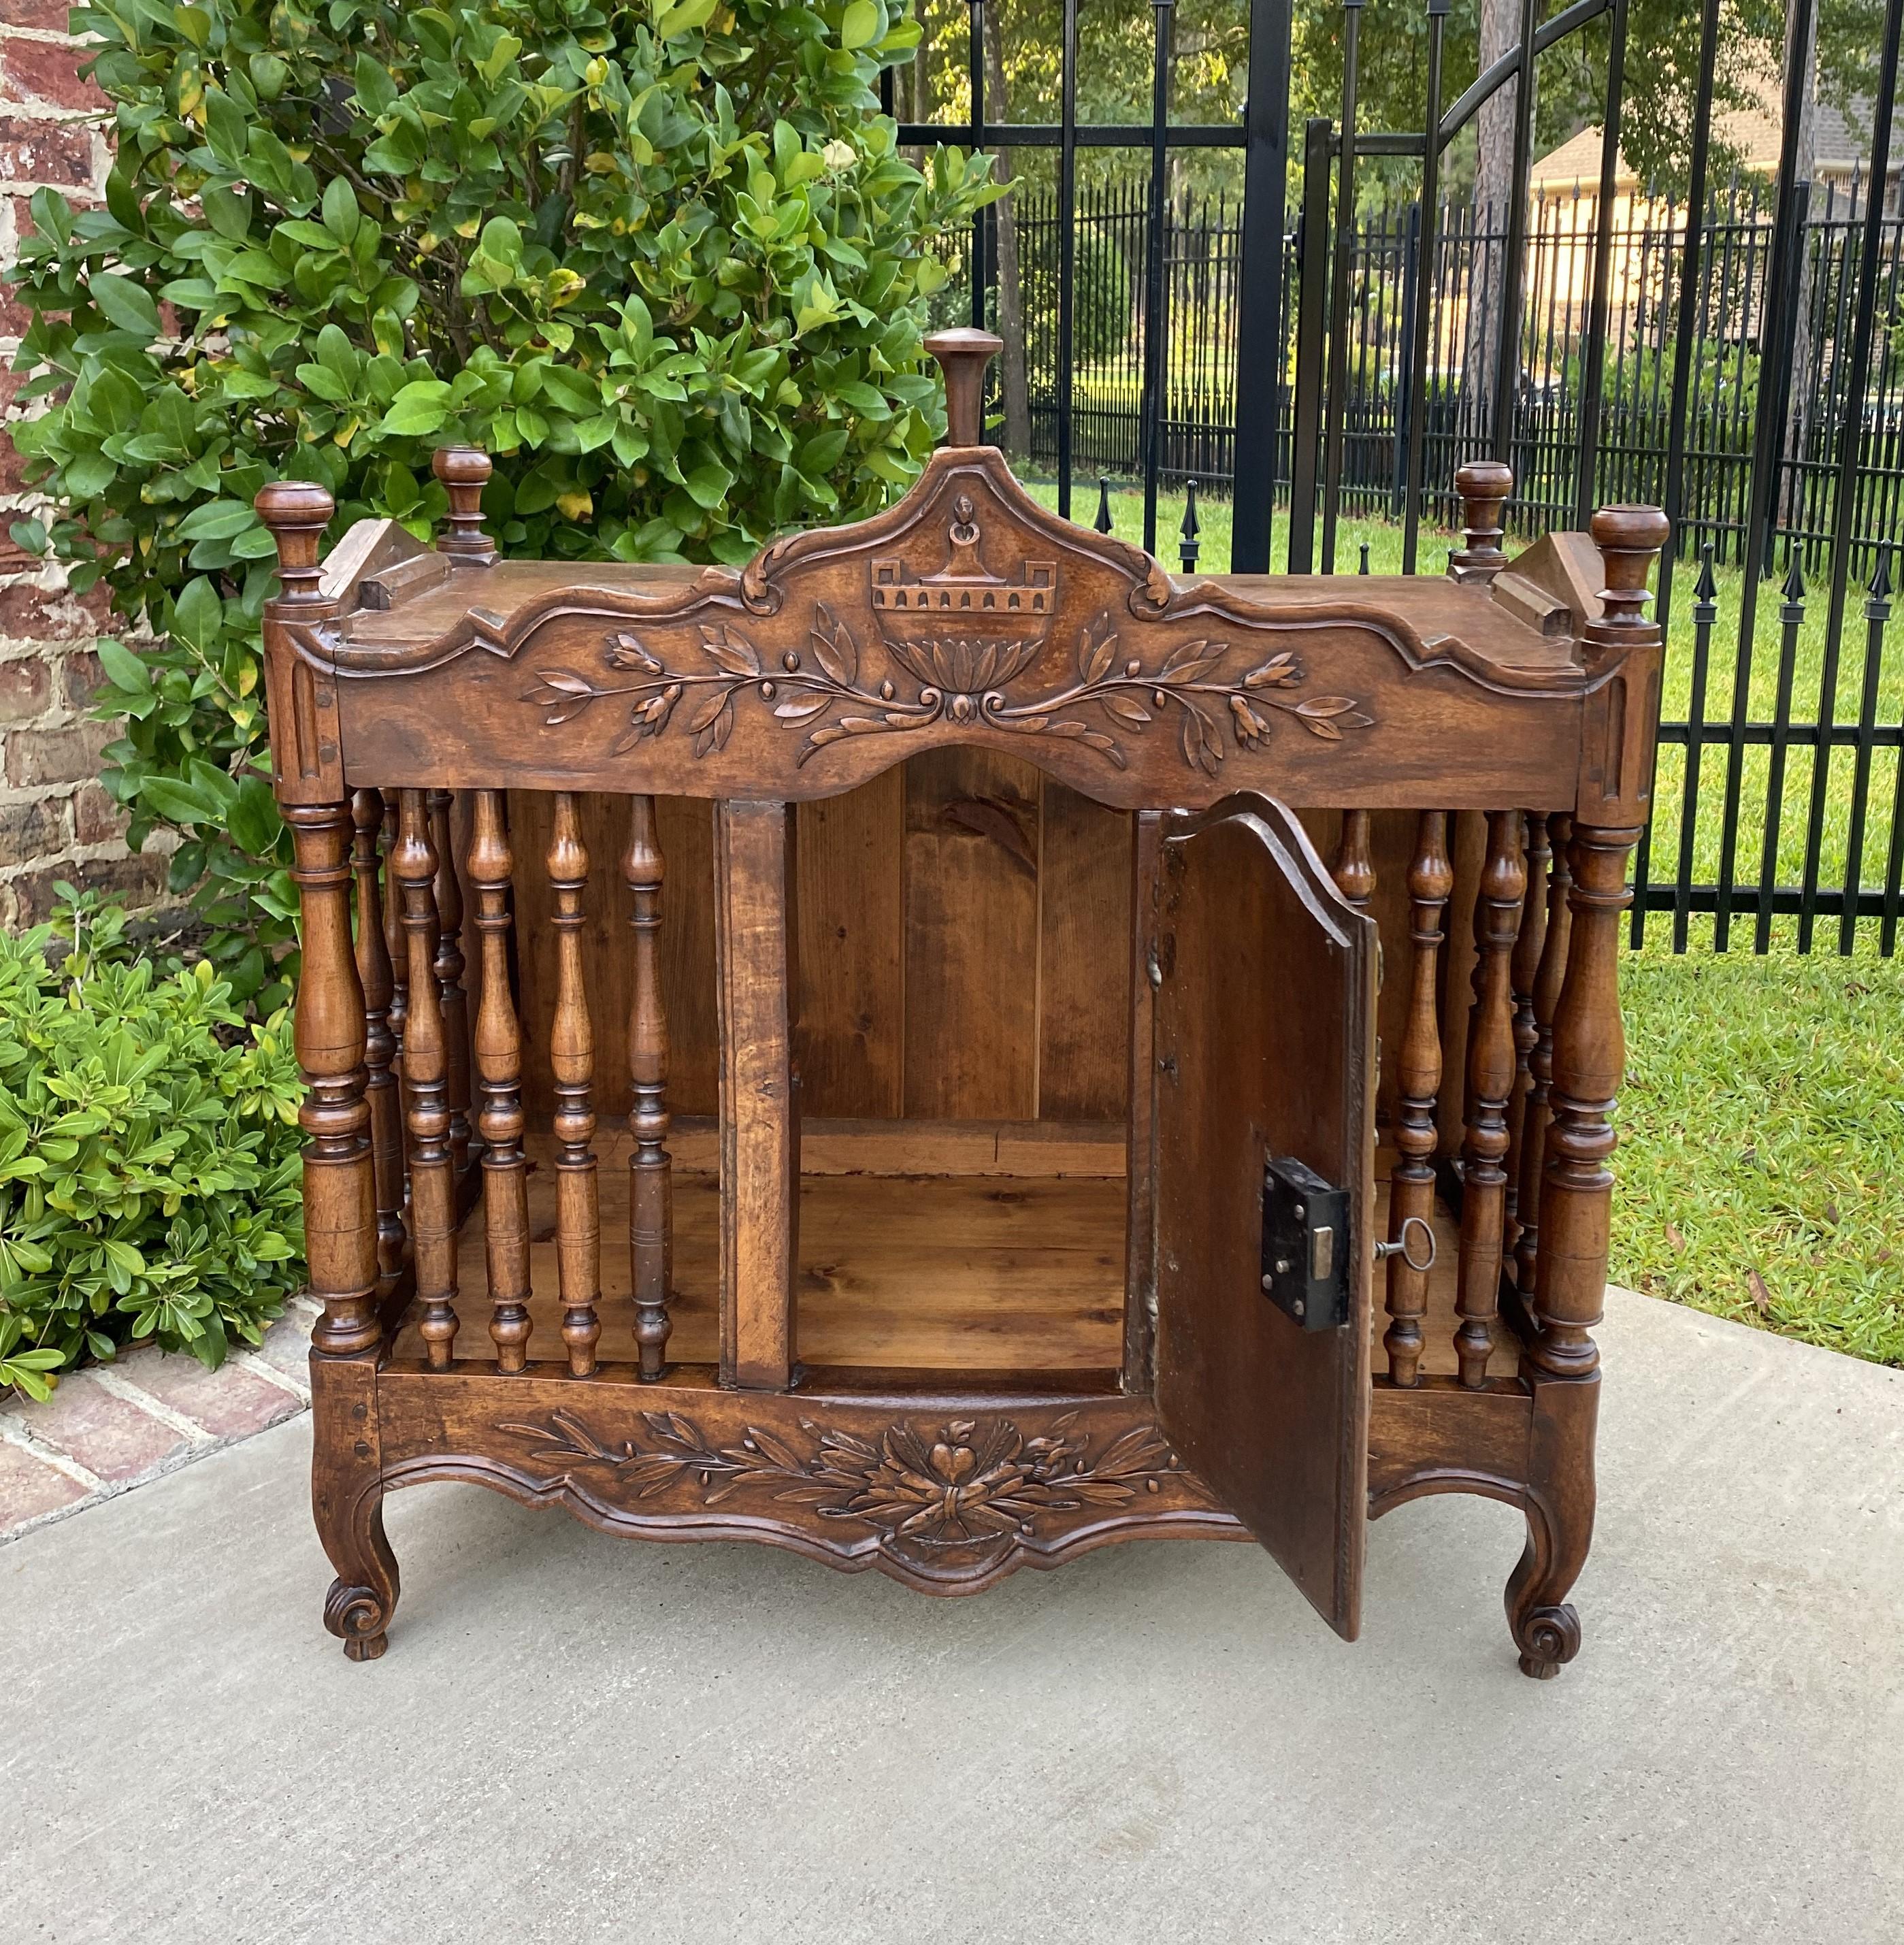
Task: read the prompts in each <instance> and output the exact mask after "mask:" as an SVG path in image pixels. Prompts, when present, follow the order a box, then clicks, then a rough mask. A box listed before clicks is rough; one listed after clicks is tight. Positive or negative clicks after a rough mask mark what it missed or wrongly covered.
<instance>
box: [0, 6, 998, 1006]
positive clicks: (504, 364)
mask: <svg viewBox="0 0 1904 1945" xmlns="http://www.w3.org/2000/svg"><path fill="white" fill-rule="evenodd" d="M72 24H73V26H74V27H75V29H77V30H79V31H82V32H87V33H89V34H92V35H97V36H98V37H99V39H100V41H101V42H103V44H104V45H103V48H102V51H100V54H98V55H97V57H96V59H95V60H94V62H93V63H92V72H93V75H94V79H95V80H96V81H97V82H98V84H99V85H100V88H103V90H104V91H105V93H106V96H107V97H108V99H109V100H110V101H111V102H112V103H113V105H114V106H115V108H116V116H117V128H116V145H117V146H116V156H117V159H116V162H115V163H114V165H113V168H112V174H111V176H110V177H109V180H108V183H107V186H106V200H105V205H104V207H103V208H85V209H77V210H76V209H75V208H72V207H71V206H70V205H69V204H68V203H67V202H66V200H65V199H63V198H62V197H61V196H58V195H57V194H54V193H51V192H48V191H42V192H40V193H39V194H37V195H36V196H35V197H34V198H33V199H32V206H31V207H32V229H33V230H34V235H33V236H32V237H31V238H30V239H29V240H28V241H27V242H26V244H25V245H24V246H23V249H22V251H21V255H20V266H21V267H20V287H21V294H22V296H23V298H24V300H25V301H26V303H27V304H29V305H30V306H32V308H33V310H34V311H35V313H36V316H35V319H34V322H33V323H32V326H31V328H29V330H28V331H27V332H26V334H25V337H24V338H23V344H22V348H21V351H20V357H19V360H18V368H20V369H22V370H33V371H38V372H39V376H38V377H36V378H35V379H34V380H33V381H32V383H31V384H29V386H28V387H27V389H26V396H28V397H29V398H32V397H41V398H45V399H49V400H50V401H51V409H50V410H48V412H46V413H45V415H44V416H42V417H41V418H37V419H34V420H32V421H29V422H28V423H26V424H24V425H23V426H21V427H20V428H19V429H18V430H17V432H16V434H15V437H16V439H17V442H18V444H19V445H20V447H21V448H22V449H23V451H24V452H26V453H27V454H28V455H29V456H30V458H32V460H33V461H35V465H34V467H33V468H32V475H31V476H32V481H33V483H34V484H35V485H37V487H38V488H39V490H41V491H42V492H45V493H46V494H47V495H49V496H50V498H51V501H52V503H53V506H54V518H53V519H52V520H51V522H50V524H46V523H42V522H36V521H34V522H23V523H22V524H21V526H19V527H18V528H17V529H15V532H16V534H17V536H18V538H20V541H21V542H22V544H25V545H26V546H28V547H32V548H36V549H37V548H45V549H48V550H51V552H52V553H54V554H56V555H57V556H60V558H62V559H65V560H66V561H68V562H69V563H72V578H73V580H74V582H75V584H76V585H77V586H78V587H80V588H82V589H84V588H85V587H89V586H91V584H93V583H94V582H95V581H100V580H103V581H105V582H106V584H108V585H109V587H110V588H111V590H112V605H113V607H114V609H115V610H116V612H117V613H118V614H119V615H122V616H123V617H124V618H125V620H126V621H127V622H128V624H132V625H133V626H134V627H140V628H143V630H147V631H149V633H150V634H151V635H152V636H154V637H159V638H161V639H160V640H159V646H156V647H148V646H143V645H142V646H139V647H138V648H137V649H136V650H135V649H127V648H122V647H119V646H111V647H109V648H107V649H105V650H104V651H103V659H104V661H105V664H106V673H107V676H108V677H109V684H108V686H107V687H106V689H105V690H104V691H103V693H102V695H101V696H100V698H99V701H100V713H101V714H102V715H106V716H110V717H125V718H127V719H128V722H127V730H126V734H125V738H123V740H122V741H119V742H117V743H116V744H113V745H112V747H111V748H110V749H109V751H108V753H107V754H108V757H109V762H110V763H111V765H112V767H111V768H110V769H109V770H108V772H107V773H106V781H107V783H108V785H109V788H111V789H112V791H113V793H114V794H115V795H116V797H118V798H119V800H121V801H122V803H125V804H126V805H127V806H128V807H129V808H130V810H131V818H132V833H133V839H134V843H140V842H142V841H143V837H144V836H145V834H146V832H147V831H149V830H150V829H151V828H152V827H153V825H155V824H163V825H171V826H174V827H176V828H178V829H179V830H180V831H181V832H183V834H184V837H185V842H184V843H183V844H182V845H181V846H180V849H179V850H178V851H177V853H176V855H174V859H173V862H172V865H171V883H172V887H173V889H174V892H178V893H180V894H183V892H186V891H188V890H191V891H193V892H194V895H195V897H196V901H197V902H198V905H199V908H200V910H201V911H202V913H203V914H204V916H205V917H206V919H207V920H208V921H209V923H210V924H211V926H212V928H213V931H212V936H211V945H210V951H211V956H212V957H213V958H214V960H215V961H216V962H217V964H218V965H219V966H220V969H221V971H223V972H224V973H225V975H226V977H227V978H228V979H229V980H230V983H231V985H232V988H233V993H234V994H235V996H236V997H237V998H238V999H239V1000H241V1001H245V1002H248V1003H251V1004H252V1005H253V1006H255V1007H257V1009H260V1010H268V1009H270V1007H271V1006H273V1005H274V1004H276V1003H277V1002H278V1001H279V1000H280V999H281V998H282V996H283V993H284V991H285V988H284V986H283V985H282V981H281V974H282V972H286V971H288V967H284V966H281V965H280V963H279V958H280V955H281V954H282V952H283V951H284V949H285V947H286V946H287V945H288V942H289V940H290V938H291V919H292V914H293V911H294V899H293V893H292V888H291V884H290V882H289V880H288V877H286V875H285V866H286V865H287V864H288V844H287V840H286V839H285V834H284V833H283V831H282V828H281V827H280V825H279V821H278V819H277V815H276V809H275V808H274V806H273V803H272V800H271V795H270V789H269V788H268V785H267V784H266V781H265V780H264V776H263V770H264V768H265V766H266V760H267V752H266V744H265V741H264V737H265V724H264V719H263V700H264V699H263V688H262V685H261V684H260V681H259V680H258V654H259V649H258V626H259V615H260V608H261V606H262V604H263V601H264V599H265V596H266V593H267V592H268V591H269V589H270V586H271V584H272V581H273V573H274V563H273V552H272V546H271V542H270V537H269V536H268V535H266V532H264V529H263V527H262V526H261V525H260V522H259V521H258V520H257V517H256V516H255V515H254V513H252V511H251V499H252V496H253V495H254V494H255V493H256V492H257V489H259V488H260V486H261V485H263V484H264V483H265V482H266V481H267V480H270V479H275V478H279V477H295V478H301V479H317V480H321V481H322V482H323V483H324V484H325V485H326V486H328V488H329V489H330V490H331V492H332V493H333V494H334V495H335V496H336V498H337V503H338V509H339V514H340V525H341V523H342V522H346V521H349V520H351V519H356V518H358V517H359V516H364V515H366V514H372V515H386V516H391V517H393V518H396V519H399V520H402V522H405V524H406V525H407V526H409V527H411V529H412V530H413V531H414V532H417V533H418V534H419V535H421V534H424V533H425V532H427V529H428V527H429V526H430V522H431V521H432V520H433V519H434V518H435V517H436V516H437V515H439V513H441V512H442V509H443V505H444V499H443V495H442V489H441V488H440V487H439V486H438V485H437V484H436V482H435V480H434V479H433V478H432V477H431V476H430V455H431V453H432V452H433V450H434V448H436V447H438V446H439V445H446V444H448V443H451V442H454V441H464V440H466V441H469V442H473V443H475V444H478V445H482V446H485V447H486V448H488V450H489V451H490V452H491V453H492V454H494V455H496V456H497V459H498V466H497V471H496V475H495V477H494V479H493V481H492V482H491V487H490V490H489V492H488V495H487V496H486V498H485V511H486V512H487V513H488V516H489V518H490V521H491V529H492V531H494V532H495V533H496V534H497V535H498V538H500V540H501V543H502V544H503V546H504V549H505V550H507V551H510V552H514V553H532V554H541V555H549V556H562V557H567V558H572V559H581V558H593V559H600V558H613V559H621V560H643V559H646V560H658V559H713V560H719V561H729V562H733V561H739V560H742V559H745V558H747V556H749V555H750V554H751V553H753V551H754V550H755V549H756V547H758V546H759V544H761V543H762V542H763V541H764V540H766V538H769V536H770V535H772V534H774V533H775V532H778V531H780V530H781V529H785V528H787V527H790V526H799V525H803V524H808V523H811V522H815V521H816V520H821V519H827V520H840V519H852V518H854V517H856V516H860V515H862V514H864V513H869V512H870V511H872V510H874V509H875V508H876V507H878V506H879V505H880V504H883V501H885V500H886V498H887V497H888V496H889V495H890V494H891V493H892V491H893V490H894V489H896V488H899V487H902V486H904V485H905V484H907V482H910V480H911V479H913V477H914V476H916V474H917V471H918V469H919V467H920V464H922V462H923V458H924V457H925V455H926V452H928V450H929V448H930V447H931V445H932V442H933V440H934V439H935V437H936V436H937V435H938V432H939V431H940V430H941V427H942V424H943V412H942V406H941V402H940V399H939V394H938V385H937V381H936V379H935V378H934V377H933V376H932V375H929V374H928V372H927V371H926V370H925V369H923V359H922V354H921V345H920V338H921V334H922V331H923V313H924V307H925V303H926V298H927V297H928V296H929V294H930V293H931V292H932V291H933V290H934V289H935V288H936V287H937V286H938V285H939V284H940V283H941V282H943V281H944V277H945V274H946V273H945V271H944V268H943V267H942V266H941V264H940V263H939V261H938V259H937V258H936V257H935V256H934V254H932V246H933V244H934V242H935V239H937V238H938V237H939V236H941V234H943V233H946V232H947V231H948V230H951V229H953V228H954V227H957V226H959V225H962V224H963V223H966V222H967V221H969V220H970V218H971V216H972V213H973V212H974V211H975V209H977V208H978V207H980V206H981V204H983V203H984V202H985V201H987V200H988V199H990V197H991V195H992V193H994V192H993V191H992V190H991V187H990V186H989V184H988V183H987V176H988V174H989V170H990V166H991V165H990V163H989V162H988V161H987V160H986V159H983V158H973V159H970V160H969V161H968V160H967V159H965V158H964V157H963V156H960V154H959V153H957V152H956V151H941V152H938V153H936V154H935V156H933V157H932V159H931V161H930V163H929V166H928V167H927V168H926V170H925V171H923V173H922V171H920V170H917V169H915V168H913V167H912V166H911V165H910V164H909V163H907V162H905V161H904V159H902V158H901V156H900V155H899V154H898V150H897V146H896V141H895V128H894V125H893V124H892V122H891V121H890V120H889V119H884V118H883V117H881V116H879V115H878V114H877V97H876V94H875V92H874V85H875V83H876V82H877V76H878V74H879V72H880V68H881V66H883V65H889V64H890V63H893V62H895V61H896V60H909V59H910V57H911V50H912V48H913V45H914V44H915V43H916V42H917V39H918V38H919V29H918V28H917V25H916V23H914V22H913V20H911V18H910V0H820V4H817V5H790V4H784V0H640V4H637V5H598V4H594V0H482V4H481V5H471V6H467V7H462V8H432V7H415V6H406V5H399V4H396V0H326V4H324V5H317V4H316V0H195V4H187V5H171V4H170V3H169V0H164V3H163V4H156V3H155V0H134V4H133V5H129V6H125V7H108V6H106V5H98V6H91V7H88V6H81V7H79V8H75V11H74V12H73V15H72Z"/></svg>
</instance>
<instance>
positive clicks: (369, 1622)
mask: <svg viewBox="0 0 1904 1945" xmlns="http://www.w3.org/2000/svg"><path fill="white" fill-rule="evenodd" d="M324 1625H325V1626H326V1627H327V1628H328V1629H330V1631H331V1633H332V1634H334V1635H337V1638H339V1639H340V1641H342V1642H343V1643H344V1653H345V1654H346V1655H347V1656H348V1657H349V1658H350V1660H353V1661H374V1660H376V1659H377V1657H378V1656H379V1655H380V1654H382V1653H383V1652H384V1649H385V1648H387V1647H389V1645H390V1638H389V1636H388V1635H387V1633H386V1632H385V1630H386V1629H387V1628H388V1627H389V1626H390V1612H389V1610H388V1609H387V1607H385V1606H384V1603H383V1602H382V1601H380V1599H378V1598H377V1595H376V1593H375V1592H374V1591H373V1590H372V1589H370V1588H368V1587H353V1586H348V1585H347V1584H346V1583H344V1581H342V1580H333V1581H332V1582H331V1591H330V1592H329V1593H328V1595H325V1600H324Z"/></svg>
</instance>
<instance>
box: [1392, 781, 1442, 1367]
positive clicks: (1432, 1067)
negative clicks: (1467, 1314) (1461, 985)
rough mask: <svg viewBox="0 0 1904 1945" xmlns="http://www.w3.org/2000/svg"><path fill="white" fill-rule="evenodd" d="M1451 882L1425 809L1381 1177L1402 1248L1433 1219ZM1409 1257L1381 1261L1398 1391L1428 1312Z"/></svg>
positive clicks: (1413, 872) (1411, 890) (1418, 1353)
mask: <svg viewBox="0 0 1904 1945" xmlns="http://www.w3.org/2000/svg"><path fill="white" fill-rule="evenodd" d="M1454 883H1455V874H1454V870H1453V866H1452V865H1450V863H1449V862H1448V814H1447V812H1446V811H1442V810H1425V811H1423V812H1422V814H1421V816H1420V818H1419V821H1418V822H1417V823H1416V830H1415V856H1414V858H1413V862H1411V863H1410V865H1409V868H1408V896H1409V900H1410V936H1411V938H1412V939H1413V943H1414V948H1415V951H1414V965H1413V976H1412V979H1411V982H1410V988H1409V1000H1408V1025H1407V1026H1406V1028H1405V1029H1404V1030H1403V1034H1402V1043H1401V1059H1400V1063H1399V1065H1398V1066H1397V1070H1396V1076H1395V1083H1396V1087H1397V1090H1398V1093H1399V1099H1398V1101H1397V1108H1396V1116H1395V1122H1396V1125H1395V1147H1396V1149H1397V1151H1398V1153H1399V1154H1400V1160H1399V1161H1397V1163H1396V1164H1395V1167H1394V1170H1393V1172H1392V1173H1391V1174H1390V1176H1389V1178H1388V1237H1389V1240H1390V1241H1391V1242H1395V1243H1400V1244H1403V1245H1405V1246H1406V1245H1407V1244H1409V1242H1410V1238H1409V1236H1408V1235H1407V1234H1406V1233H1405V1226H1406V1225H1410V1223H1411V1221H1412V1219H1417V1218H1419V1220H1420V1221H1421V1222H1427V1223H1432V1222H1433V1221H1434V1147H1435V1128H1434V1107H1435V1101H1436V1099H1437V1096H1439V1094H1440V1091H1441V1027H1440V1016H1439V1014H1438V1012H1437V1007H1436V1003H1435V995H1436V993H1437V989H1438V987H1439V984H1440V965H1439V960H1440V951H1441V942H1442V939H1443V932H1442V929H1441V920H1442V915H1443V912H1444V911H1446V908H1447V903H1448V898H1449V895H1450V893H1451V892H1453V889H1454ZM1417 1233H1418V1234H1419V1231H1418V1232H1417ZM1410 1253H1412V1254H1413V1256H1415V1258H1416V1260H1417V1261H1418V1262H1419V1261H1420V1260H1421V1259H1422V1250H1421V1249H1420V1248H1419V1247H1414V1248H1413V1250H1410V1249H1409V1248H1407V1247H1404V1248H1403V1249H1400V1250H1396V1251H1395V1252H1394V1253H1393V1254H1391V1256H1390V1257H1389V1259H1388V1315H1389V1318H1390V1322H1389V1325H1388V1330H1387V1332H1386V1333H1385V1335H1384V1336H1383V1338H1382V1348H1383V1349H1385V1350H1386V1351H1387V1352H1388V1376H1389V1378H1390V1379H1391V1382H1394V1383H1395V1384H1397V1385H1412V1384H1414V1383H1416V1382H1417V1381H1418V1379H1419V1377H1420V1375H1421V1365H1422V1317H1423V1315H1424V1314H1425V1312H1426V1311H1427V1309H1428V1272H1427V1271H1425V1270H1423V1269H1416V1268H1413V1266H1412V1265H1410V1262H1409V1261H1408V1256H1409V1255H1410Z"/></svg>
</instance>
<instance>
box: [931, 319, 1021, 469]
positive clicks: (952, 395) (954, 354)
mask: <svg viewBox="0 0 1904 1945" xmlns="http://www.w3.org/2000/svg"><path fill="white" fill-rule="evenodd" d="M1004 349H1005V341H1004V340H1003V338H994V336H993V335H992V334H991V332H990V331H975V330H974V329H973V328H972V327H971V326H970V325H957V326H955V327H954V328H952V329H951V330H949V331H933V332H932V333H931V334H929V336H928V337H927V338H926V350H928V351H929V352H930V353H932V356H934V357H935V358H936V359H938V365H939V369H940V370H941V371H943V372H944V374H945V442H946V444H947V445H984V443H985V412H984V404H985V367H986V366H987V365H989V364H990V363H991V361H992V360H993V359H994V358H995V357H997V355H998V354H999V353H1000V352H1001V351H1003V350H1004Z"/></svg>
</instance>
